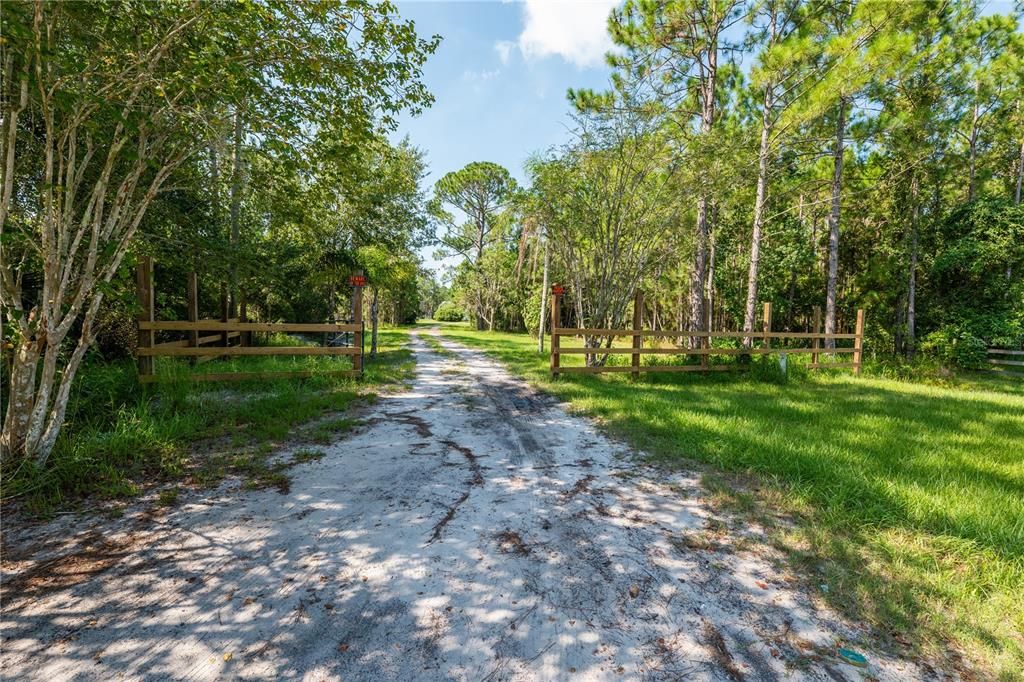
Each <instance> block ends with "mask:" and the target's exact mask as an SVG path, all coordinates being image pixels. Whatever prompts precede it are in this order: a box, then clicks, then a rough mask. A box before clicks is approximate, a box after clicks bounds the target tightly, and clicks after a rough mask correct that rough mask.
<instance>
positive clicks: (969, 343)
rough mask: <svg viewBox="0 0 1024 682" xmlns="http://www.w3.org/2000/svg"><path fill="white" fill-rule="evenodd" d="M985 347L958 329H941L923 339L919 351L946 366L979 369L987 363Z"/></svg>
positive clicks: (975, 338)
mask: <svg viewBox="0 0 1024 682" xmlns="http://www.w3.org/2000/svg"><path fill="white" fill-rule="evenodd" d="M986 349H987V345H986V344H985V342H984V341H983V340H982V339H979V338H978V337H977V336H974V335H973V334H971V333H969V332H967V331H965V330H963V329H961V328H958V327H943V328H941V329H939V330H937V331H934V332H932V333H931V334H929V335H928V336H926V337H925V339H924V342H923V343H922V344H921V350H922V351H923V352H925V353H927V354H928V355H931V356H932V357H934V358H935V359H936V360H938V361H939V362H941V363H942V364H944V365H947V366H953V367H960V368H963V369H980V368H981V367H984V366H985V363H986V361H987V353H986Z"/></svg>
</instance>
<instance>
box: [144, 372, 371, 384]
mask: <svg viewBox="0 0 1024 682" xmlns="http://www.w3.org/2000/svg"><path fill="white" fill-rule="evenodd" d="M361 374H362V373H361V372H359V371H357V370H354V369H339V370H330V371H327V372H318V371H316V370H303V371H298V372H222V373H210V374H189V375H188V376H187V378H186V379H185V380H186V381H245V380H248V379H298V378H303V377H311V376H349V377H357V376H361ZM177 378H178V377H160V376H159V375H152V374H150V375H146V376H144V377H139V379H140V380H141V381H142V383H144V384H152V383H161V382H173V381H175V380H177Z"/></svg>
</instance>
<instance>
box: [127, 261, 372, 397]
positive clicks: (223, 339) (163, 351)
mask: <svg viewBox="0 0 1024 682" xmlns="http://www.w3.org/2000/svg"><path fill="white" fill-rule="evenodd" d="M357 281H358V282H359V283H358V284H357V283H356V282H357ZM363 281H364V280H363V279H362V278H361V277H360V278H358V279H357V278H353V284H354V292H353V298H352V308H353V319H355V320H358V322H357V323H355V324H341V323H293V322H249V321H248V319H247V318H246V309H245V308H246V307H245V303H244V302H242V303H241V304H240V306H239V308H240V311H239V316H238V317H230V316H229V312H230V311H229V307H228V302H227V295H226V294H222V296H221V311H222V316H221V319H199V286H198V277H197V275H196V273H194V272H192V273H189V280H188V318H189V319H188V320H183V321H160V320H157V319H156V317H155V291H154V289H155V287H154V284H153V260H152V259H151V258H149V257H143V258H142V259H141V260H140V262H139V265H138V267H137V269H136V293H137V295H138V301H139V306H140V307H141V309H142V311H141V312H140V313H139V317H138V332H139V336H138V348H137V350H136V356H137V357H138V366H139V381H141V382H142V383H152V382H155V381H159V377H158V376H157V375H156V373H155V372H154V367H153V358H155V357H188V358H192V359H193V362H195V363H199V362H204V361H207V360H213V359H216V358H222V357H238V356H296V355H349V356H351V357H352V368H351V369H345V370H331V371H326V372H321V371H315V370H307V371H293V372H221V373H206V374H190V375H189V376H188V378H189V380H191V381H241V380H245V379H279V378H292V377H305V376H312V375H314V374H318V375H319V374H328V375H334V376H362V374H363V323H362V319H363V304H362V301H363V296H362V283H363ZM158 331H165V332H188V334H187V338H185V339H179V340H175V341H165V342H162V343H155V340H156V339H155V337H156V332H158ZM202 332H215V333H213V334H206V335H203V334H201V333H202ZM253 332H268V333H275V332H282V333H291V332H305V333H316V332H320V333H325V334H326V333H346V332H347V333H351V334H352V345H351V346H253V345H251V339H252V333H253ZM233 343H234V345H232V344H233Z"/></svg>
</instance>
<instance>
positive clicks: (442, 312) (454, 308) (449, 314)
mask: <svg viewBox="0 0 1024 682" xmlns="http://www.w3.org/2000/svg"><path fill="white" fill-rule="evenodd" d="M434 319H435V320H438V321H440V322H461V321H462V320H464V319H466V313H465V312H464V311H463V310H462V308H460V307H459V306H458V305H457V304H456V303H455V302H454V301H444V302H443V303H441V305H439V306H437V309H436V310H434Z"/></svg>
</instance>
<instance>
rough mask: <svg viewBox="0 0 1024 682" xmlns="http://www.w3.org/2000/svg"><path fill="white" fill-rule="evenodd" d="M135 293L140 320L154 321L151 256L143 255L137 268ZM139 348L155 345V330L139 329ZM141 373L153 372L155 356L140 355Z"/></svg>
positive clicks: (148, 373)
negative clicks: (139, 309)
mask: <svg viewBox="0 0 1024 682" xmlns="http://www.w3.org/2000/svg"><path fill="white" fill-rule="evenodd" d="M135 293H136V295H137V296H138V299H139V307H141V308H142V310H141V311H140V312H139V317H138V320H139V322H153V321H154V315H153V298H154V297H153V259H152V258H151V257H150V256H142V257H141V258H140V259H139V264H138V266H137V267H136V268H135ZM138 347H139V348H152V347H153V330H152V329H147V330H142V329H139V338H138ZM138 362H139V375H140V376H146V375H151V374H153V358H152V357H148V356H145V357H144V356H142V355H139V356H138Z"/></svg>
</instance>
